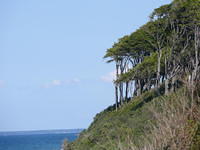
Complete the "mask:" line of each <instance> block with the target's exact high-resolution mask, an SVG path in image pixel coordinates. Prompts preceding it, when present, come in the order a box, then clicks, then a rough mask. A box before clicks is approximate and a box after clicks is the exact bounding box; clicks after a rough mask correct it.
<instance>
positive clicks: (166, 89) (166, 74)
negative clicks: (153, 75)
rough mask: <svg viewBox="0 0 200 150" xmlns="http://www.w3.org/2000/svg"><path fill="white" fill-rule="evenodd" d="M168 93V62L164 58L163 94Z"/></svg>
mask: <svg viewBox="0 0 200 150" xmlns="http://www.w3.org/2000/svg"><path fill="white" fill-rule="evenodd" d="M168 93H169V77H168V63H167V58H165V95H167V94H168Z"/></svg>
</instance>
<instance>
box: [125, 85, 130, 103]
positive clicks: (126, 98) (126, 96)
mask: <svg viewBox="0 0 200 150" xmlns="http://www.w3.org/2000/svg"><path fill="white" fill-rule="evenodd" d="M128 88H129V83H128V82H126V89H125V90H126V91H125V100H126V101H128Z"/></svg>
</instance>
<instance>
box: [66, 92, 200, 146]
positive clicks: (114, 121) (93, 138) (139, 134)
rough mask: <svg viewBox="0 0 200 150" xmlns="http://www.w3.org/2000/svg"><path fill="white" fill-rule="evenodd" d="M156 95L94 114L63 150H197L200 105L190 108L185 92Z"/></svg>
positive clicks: (188, 98) (145, 94) (199, 138)
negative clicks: (92, 120) (118, 108)
mask: <svg viewBox="0 0 200 150" xmlns="http://www.w3.org/2000/svg"><path fill="white" fill-rule="evenodd" d="M156 93H157V92H156V91H153V90H152V91H150V92H146V93H144V94H143V95H141V96H139V97H136V98H134V100H132V101H130V102H129V103H127V104H125V105H124V106H123V107H122V108H121V109H120V110H118V111H115V110H112V109H113V107H109V108H108V109H106V110H104V111H103V112H101V113H100V114H97V116H96V117H95V119H94V122H93V123H92V124H91V125H90V127H89V128H88V129H87V130H85V131H83V132H82V133H81V135H80V137H79V138H78V140H76V141H75V142H73V143H71V144H69V145H68V146H66V147H65V150H134V149H145V147H146V149H148V150H153V149H156V148H160V149H171V150H174V149H177V150H186V149H188V150H189V149H192V150H199V148H200V107H199V105H193V106H191V103H190V102H191V101H190V100H191V97H189V96H186V95H187V94H186V93H187V92H186V91H185V90H184V89H179V90H178V91H177V92H175V93H171V94H169V95H168V96H163V95H160V96H159V95H158V94H156ZM180 102H181V103H180ZM183 103H184V105H182V104H183ZM166 112H167V113H166ZM155 147H156V148H155ZM167 147H168V148H167Z"/></svg>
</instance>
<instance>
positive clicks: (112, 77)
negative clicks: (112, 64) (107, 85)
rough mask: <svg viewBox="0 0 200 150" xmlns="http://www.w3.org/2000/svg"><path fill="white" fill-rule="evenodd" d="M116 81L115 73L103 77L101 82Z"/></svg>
mask: <svg viewBox="0 0 200 150" xmlns="http://www.w3.org/2000/svg"><path fill="white" fill-rule="evenodd" d="M115 79H116V74H115V71H112V72H109V73H107V74H105V75H103V76H101V80H102V81H104V82H113V81H114V80H115Z"/></svg>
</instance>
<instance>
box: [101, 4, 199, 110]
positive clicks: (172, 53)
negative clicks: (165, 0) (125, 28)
mask: <svg viewBox="0 0 200 150" xmlns="http://www.w3.org/2000/svg"><path fill="white" fill-rule="evenodd" d="M104 58H105V59H107V62H108V63H111V62H114V63H115V70H116V80H115V81H114V85H115V98H116V100H115V101H116V102H115V103H116V104H115V106H116V109H117V108H119V107H120V106H121V105H123V104H124V103H126V102H127V101H128V100H129V99H130V98H132V97H134V96H139V95H141V94H142V93H143V92H145V91H149V90H151V89H160V88H161V87H164V94H168V93H169V92H170V91H175V90H176V88H177V87H178V86H179V85H180V84H184V82H185V81H187V82H188V83H189V86H190V88H191V92H192V94H193V93H194V91H193V89H194V87H195V86H196V84H198V83H200V0H174V1H173V2H171V3H170V4H167V5H163V6H161V7H160V8H157V9H155V10H154V11H153V13H152V14H151V15H150V19H149V21H148V22H147V23H146V24H145V25H143V26H142V27H140V28H139V29H138V30H136V31H135V32H133V33H131V34H130V35H126V36H124V37H122V38H120V39H119V40H118V42H117V43H114V45H113V46H112V48H110V49H108V50H107V51H106V54H105V56H104ZM158 91H159V90H158Z"/></svg>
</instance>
